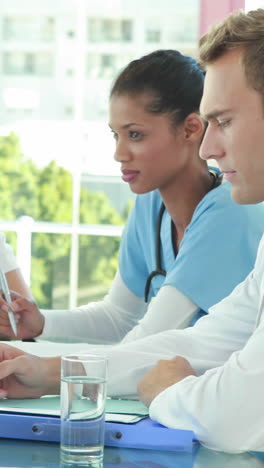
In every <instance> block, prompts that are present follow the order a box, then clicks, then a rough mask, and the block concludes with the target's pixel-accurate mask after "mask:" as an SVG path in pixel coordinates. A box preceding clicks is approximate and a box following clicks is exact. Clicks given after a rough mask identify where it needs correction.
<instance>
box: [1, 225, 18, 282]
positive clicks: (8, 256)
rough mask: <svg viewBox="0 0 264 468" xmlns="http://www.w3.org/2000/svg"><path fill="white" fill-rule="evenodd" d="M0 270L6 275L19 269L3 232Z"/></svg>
mask: <svg viewBox="0 0 264 468" xmlns="http://www.w3.org/2000/svg"><path fill="white" fill-rule="evenodd" d="M0 268H1V270H3V272H4V273H7V272H8V271H12V270H16V269H17V268H18V265H17V262H16V258H15V255H14V252H13V249H12V247H11V246H10V245H9V244H7V242H6V238H5V234H4V233H3V232H0Z"/></svg>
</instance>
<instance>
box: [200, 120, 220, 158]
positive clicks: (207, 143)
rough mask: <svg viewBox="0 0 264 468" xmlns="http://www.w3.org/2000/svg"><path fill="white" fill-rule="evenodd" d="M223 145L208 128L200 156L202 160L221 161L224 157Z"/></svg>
mask: <svg viewBox="0 0 264 468" xmlns="http://www.w3.org/2000/svg"><path fill="white" fill-rule="evenodd" d="M224 154H225V153H224V149H223V147H222V144H221V142H220V140H219V138H218V137H217V135H216V134H215V132H213V131H212V130H211V129H210V127H207V129H206V131H205V134H204V137H203V140H202V142H201V145H200V150H199V155H200V158H201V159H204V160H205V161H207V160H208V159H216V160H217V159H219V158H222V157H223V156H224Z"/></svg>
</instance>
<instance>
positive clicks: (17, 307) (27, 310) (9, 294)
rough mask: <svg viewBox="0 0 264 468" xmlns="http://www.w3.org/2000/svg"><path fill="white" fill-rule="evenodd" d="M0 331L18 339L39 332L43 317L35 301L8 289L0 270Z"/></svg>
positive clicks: (31, 336) (34, 335)
mask: <svg viewBox="0 0 264 468" xmlns="http://www.w3.org/2000/svg"><path fill="white" fill-rule="evenodd" d="M0 290H1V291H2V295H1V291H0V333H2V334H4V335H7V336H10V337H13V336H14V335H15V336H16V337H18V338H19V339H28V338H34V337H36V336H38V335H40V334H41V332H42V330H43V326H44V317H43V315H42V314H41V312H40V310H39V308H38V306H37V304H36V302H34V300H32V299H31V298H27V297H25V296H22V295H21V294H19V293H18V292H15V291H13V290H12V291H9V288H8V286H7V281H6V277H5V275H3V274H2V272H1V270H0ZM11 304H12V305H11Z"/></svg>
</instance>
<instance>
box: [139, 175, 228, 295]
mask: <svg viewBox="0 0 264 468" xmlns="http://www.w3.org/2000/svg"><path fill="white" fill-rule="evenodd" d="M209 172H210V174H212V176H213V177H214V184H213V186H212V188H211V190H213V189H215V188H216V187H218V186H219V185H220V184H221V182H222V175H221V174H218V173H217V172H215V171H212V170H210V171H209ZM164 211H165V205H164V203H162V204H161V207H160V210H159V214H158V221H157V231H156V237H155V259H156V268H155V270H153V271H152V272H151V273H150V274H149V275H148V277H147V279H146V283H145V302H146V303H148V298H149V293H150V286H151V281H152V280H153V278H155V276H158V275H162V276H166V274H167V272H166V270H164V269H163V268H162V267H161V238H160V232H161V223H162V217H163V214H164Z"/></svg>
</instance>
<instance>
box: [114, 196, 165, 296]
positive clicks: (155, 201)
mask: <svg viewBox="0 0 264 468" xmlns="http://www.w3.org/2000/svg"><path fill="white" fill-rule="evenodd" d="M161 204H162V199H161V196H160V194H159V192H158V191H156V190H154V191H152V192H149V193H146V194H142V195H138V196H137V197H136V200H135V204H134V207H133V208H132V210H131V213H130V215H129V217H128V220H127V223H126V225H125V228H124V231H123V235H122V239H121V244H120V250H119V270H120V274H121V277H122V279H123V281H124V283H125V284H126V286H127V287H128V289H130V291H132V292H133V293H134V294H135V295H136V296H139V297H143V296H144V289H145V282H146V278H147V277H148V275H149V272H150V271H152V270H153V269H154V267H155V236H156V228H157V218H158V213H159V210H160V206H161Z"/></svg>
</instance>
